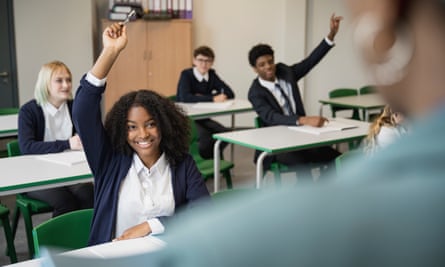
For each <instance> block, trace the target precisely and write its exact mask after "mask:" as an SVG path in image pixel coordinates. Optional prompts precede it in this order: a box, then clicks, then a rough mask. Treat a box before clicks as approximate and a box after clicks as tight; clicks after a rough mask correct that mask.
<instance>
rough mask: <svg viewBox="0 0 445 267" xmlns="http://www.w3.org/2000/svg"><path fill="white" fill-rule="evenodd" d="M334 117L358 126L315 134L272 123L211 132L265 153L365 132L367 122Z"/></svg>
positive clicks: (288, 149)
mask: <svg viewBox="0 0 445 267" xmlns="http://www.w3.org/2000/svg"><path fill="white" fill-rule="evenodd" d="M331 120H334V119H331ZM335 120H337V121H339V122H344V123H347V124H351V125H356V126H358V127H357V128H353V129H347V130H342V131H336V132H327V133H322V134H320V135H315V134H310V133H304V132H299V131H295V130H291V129H289V128H288V127H287V126H272V127H264V128H257V129H249V130H242V131H233V132H226V133H218V134H214V135H213V138H215V139H220V140H222V141H226V142H229V143H234V144H238V145H242V146H245V147H250V148H253V149H256V150H260V151H264V152H268V153H280V152H286V151H294V150H300V149H306V148H311V147H318V146H324V145H330V144H334V143H341V142H347V141H350V140H352V139H357V138H358V137H362V136H365V135H367V133H368V130H369V123H367V122H363V121H357V120H349V119H343V118H336V119H335Z"/></svg>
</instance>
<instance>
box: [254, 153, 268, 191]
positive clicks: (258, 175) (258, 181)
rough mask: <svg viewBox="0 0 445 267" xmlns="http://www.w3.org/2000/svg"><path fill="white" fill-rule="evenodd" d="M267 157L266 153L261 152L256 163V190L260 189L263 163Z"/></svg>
mask: <svg viewBox="0 0 445 267" xmlns="http://www.w3.org/2000/svg"><path fill="white" fill-rule="evenodd" d="M266 156H267V152H261V154H260V156H259V157H258V159H257V161H256V189H260V187H261V180H262V179H263V161H264V158H265V157H266Z"/></svg>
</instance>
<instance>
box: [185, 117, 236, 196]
mask: <svg viewBox="0 0 445 267" xmlns="http://www.w3.org/2000/svg"><path fill="white" fill-rule="evenodd" d="M189 121H190V128H191V137H190V154H191V155H192V157H193V159H194V160H195V162H196V165H197V166H198V169H199V172H200V173H201V175H202V176H203V178H204V180H207V179H209V178H212V177H213V176H214V161H213V159H204V158H202V157H201V155H199V146H198V130H197V129H196V125H195V122H194V121H193V120H192V119H189ZM233 167H234V165H233V163H232V162H230V161H226V160H222V159H221V160H220V163H219V171H220V173H221V174H222V175H223V176H224V178H225V179H226V184H227V188H232V187H233V185H232V176H231V174H230V170H231V169H232V168H233Z"/></svg>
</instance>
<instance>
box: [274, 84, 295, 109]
mask: <svg viewBox="0 0 445 267" xmlns="http://www.w3.org/2000/svg"><path fill="white" fill-rule="evenodd" d="M275 88H277V89H278V90H280V93H281V96H282V97H283V98H284V108H285V109H286V110H287V112H288V113H289V115H295V112H294V111H293V109H292V105H291V103H290V100H289V97H288V96H287V94H286V93H285V92H284V90H283V88H281V86H280V84H278V83H276V84H275Z"/></svg>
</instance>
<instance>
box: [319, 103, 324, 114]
mask: <svg viewBox="0 0 445 267" xmlns="http://www.w3.org/2000/svg"><path fill="white" fill-rule="evenodd" d="M323 106H324V105H323V104H321V105H320V110H319V112H318V113H319V114H320V117H323Z"/></svg>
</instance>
